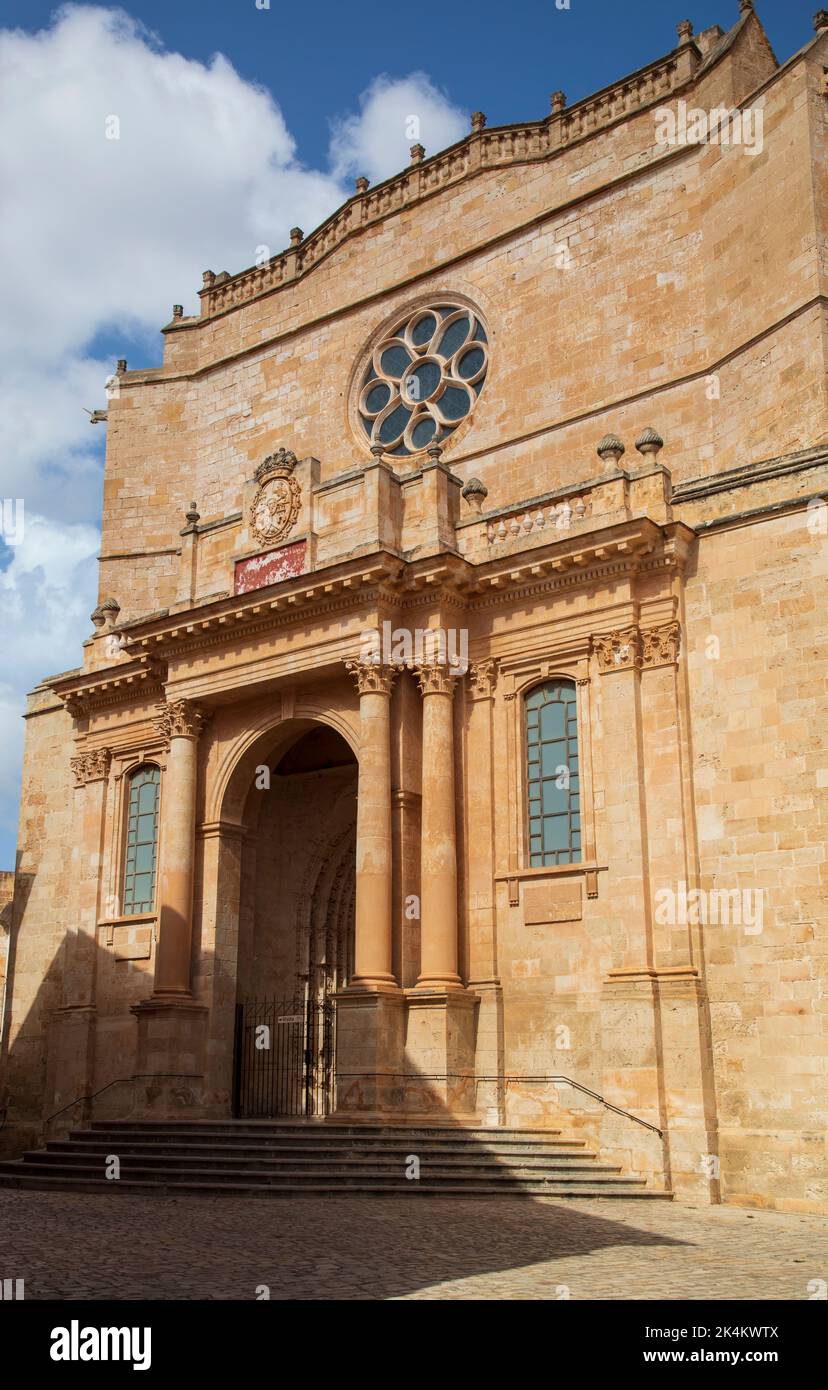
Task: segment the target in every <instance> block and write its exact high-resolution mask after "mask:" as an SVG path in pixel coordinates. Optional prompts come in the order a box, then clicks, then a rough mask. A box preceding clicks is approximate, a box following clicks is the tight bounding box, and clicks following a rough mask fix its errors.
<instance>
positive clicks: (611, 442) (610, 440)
mask: <svg viewBox="0 0 828 1390" xmlns="http://www.w3.org/2000/svg"><path fill="white" fill-rule="evenodd" d="M595 452H596V454H597V455H598V457H599V459H600V460H601V462H602V463H605V464H610V463H613V464H615V465H616V467H617V466H618V463H619V460H620V459H621V458H623V456H624V454H625V453H626V452H627V451H626V449H625V448H624V444H623V441H622V440H620V439H619V438H618V435H617V434H605V435H604V438H603V439H602V440H601V442H600V444H599V445H598V448H597V449H596V450H595Z"/></svg>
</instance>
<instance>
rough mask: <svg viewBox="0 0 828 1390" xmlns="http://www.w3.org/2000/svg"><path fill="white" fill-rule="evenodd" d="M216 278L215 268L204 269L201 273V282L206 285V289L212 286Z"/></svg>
mask: <svg viewBox="0 0 828 1390" xmlns="http://www.w3.org/2000/svg"><path fill="white" fill-rule="evenodd" d="M215 278H216V272H215V271H214V270H203V271H202V273H201V283H202V285H203V286H204V288H205V289H206V290H207V289H209V288H210V286H211V285H212V284H213V282H214V280H215Z"/></svg>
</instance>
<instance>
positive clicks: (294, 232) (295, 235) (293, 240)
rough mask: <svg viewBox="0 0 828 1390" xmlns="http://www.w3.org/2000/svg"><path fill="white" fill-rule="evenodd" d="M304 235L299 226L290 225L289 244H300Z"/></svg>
mask: <svg viewBox="0 0 828 1390" xmlns="http://www.w3.org/2000/svg"><path fill="white" fill-rule="evenodd" d="M304 235H305V233H304V232H303V231H302V228H301V227H291V229H290V244H291V246H300V245H301V244H302V240H303V238H304Z"/></svg>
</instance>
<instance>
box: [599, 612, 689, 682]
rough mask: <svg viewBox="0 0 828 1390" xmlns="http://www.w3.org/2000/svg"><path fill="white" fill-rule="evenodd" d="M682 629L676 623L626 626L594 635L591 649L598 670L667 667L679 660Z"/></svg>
mask: <svg viewBox="0 0 828 1390" xmlns="http://www.w3.org/2000/svg"><path fill="white" fill-rule="evenodd" d="M680 641H681V628H680V627H679V624H678V623H677V622H671V623H662V624H661V625H660V626H659V627H651V628H638V627H625V628H620V629H618V630H617V631H616V632H604V633H600V634H597V635H596V636H594V637H593V639H592V648H593V651H594V652H595V655H596V656H597V658H598V669H599V671H601V672H604V673H606V672H608V671H624V670H630V669H632V668H637V669H638V670H641V669H642V668H644V667H650V666H669V665H672V664H673V663H674V662H676V661H677V660H678V654H679V645H680Z"/></svg>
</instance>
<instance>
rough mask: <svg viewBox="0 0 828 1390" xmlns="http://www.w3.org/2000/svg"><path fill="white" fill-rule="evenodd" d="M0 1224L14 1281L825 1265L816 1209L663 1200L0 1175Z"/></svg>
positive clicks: (512, 1294) (310, 1289) (782, 1269)
mask: <svg viewBox="0 0 828 1390" xmlns="http://www.w3.org/2000/svg"><path fill="white" fill-rule="evenodd" d="M0 1233H2V1238H0V1265H2V1268H0V1278H9V1277H11V1278H16V1279H19V1278H23V1279H24V1280H25V1297H26V1298H29V1299H46V1298H59V1299H93V1298H107V1299H110V1298H115V1299H145V1298H162V1299H255V1298H257V1297H262V1296H263V1291H262V1286H267V1289H268V1290H269V1293H270V1297H271V1298H272V1299H329V1300H330V1299H409V1298H420V1299H447V1298H448V1299H563V1298H567V1297H569V1298H572V1299H656V1300H657V1299H711V1298H712V1299H734V1298H735V1299H785V1300H806V1299H810V1298H813V1297H814V1294H815V1293H817V1294H818V1293H819V1291H820V1289H821V1288H823V1285H821V1284H819V1283H818V1282H815V1281H826V1280H828V1230H827V1229H826V1223H825V1220H824V1219H823V1218H821V1217H817V1216H799V1215H787V1214H785V1215H783V1214H780V1213H777V1212H768V1211H752V1212H748V1211H745V1210H742V1209H739V1208H735V1207H691V1206H687V1205H683V1204H679V1203H671V1202H647V1201H625V1200H606V1199H603V1200H591V1201H589V1200H575V1201H565V1202H562V1201H554V1200H542V1201H539V1200H533V1199H530V1198H525V1199H519V1198H514V1199H513V1198H504V1199H496V1200H488V1201H487V1200H484V1199H480V1198H477V1199H475V1198H464V1199H459V1200H456V1201H452V1200H447V1199H442V1198H430V1197H426V1198H422V1199H418V1198H414V1197H407V1198H396V1197H393V1198H378V1199H375V1198H365V1197H353V1198H351V1197H335V1198H329V1199H318V1198H309V1197H305V1198H296V1199H290V1200H280V1199H275V1200H269V1199H249V1198H248V1199H236V1198H182V1197H136V1196H129V1195H127V1194H123V1195H119V1194H115V1193H113V1194H112V1195H109V1194H102V1195H97V1196H95V1195H81V1196H78V1195H74V1194H66V1193H62V1192H43V1193H32V1192H27V1193H18V1192H14V1191H0ZM823 1296H824V1294H823Z"/></svg>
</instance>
